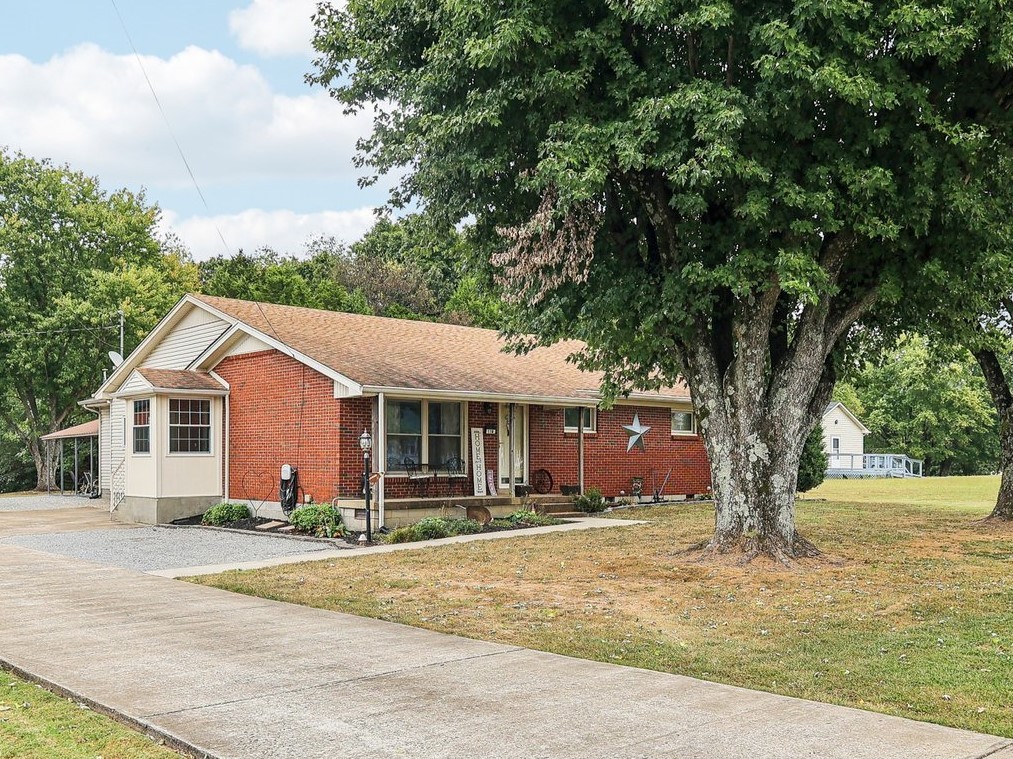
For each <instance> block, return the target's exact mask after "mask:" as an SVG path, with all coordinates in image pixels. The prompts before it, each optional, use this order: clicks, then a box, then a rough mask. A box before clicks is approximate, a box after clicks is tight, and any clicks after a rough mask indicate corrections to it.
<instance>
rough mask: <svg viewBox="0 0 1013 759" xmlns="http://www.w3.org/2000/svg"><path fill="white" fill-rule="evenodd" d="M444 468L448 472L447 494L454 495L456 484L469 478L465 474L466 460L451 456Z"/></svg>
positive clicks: (444, 463)
mask: <svg viewBox="0 0 1013 759" xmlns="http://www.w3.org/2000/svg"><path fill="white" fill-rule="evenodd" d="M443 468H444V469H445V470H446V472H447V493H448V494H449V495H453V493H454V484H455V483H456V482H462V481H464V479H465V478H466V477H467V476H468V475H466V474H465V473H464V460H463V459H462V458H461V457H460V456H451V457H450V458H449V459H447V460H446V461H444V462H443Z"/></svg>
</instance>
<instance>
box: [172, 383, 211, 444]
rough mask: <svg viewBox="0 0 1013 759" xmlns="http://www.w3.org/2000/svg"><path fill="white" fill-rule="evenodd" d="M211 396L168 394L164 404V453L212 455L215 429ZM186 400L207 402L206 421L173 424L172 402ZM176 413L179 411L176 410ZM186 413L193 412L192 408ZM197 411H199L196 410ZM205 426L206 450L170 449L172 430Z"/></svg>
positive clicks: (187, 401) (188, 401)
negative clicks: (165, 415) (165, 413)
mask: <svg viewBox="0 0 1013 759" xmlns="http://www.w3.org/2000/svg"><path fill="white" fill-rule="evenodd" d="M213 400H214V399H213V398H200V397H194V396H169V398H168V403H167V404H166V411H167V423H166V425H165V431H166V449H165V451H166V455H167V456H213V455H214V453H215V447H214V431H215V415H214V403H213V402H212V401H213ZM179 402H186V403H206V404H208V423H207V424H206V425H203V424H173V422H172V414H173V410H172V405H173V403H179ZM176 413H180V412H179V411H177V412H176ZM187 413H190V414H192V413H194V412H193V409H190V410H188V411H187ZM198 413H200V412H199V411H198ZM204 427H206V428H207V431H208V434H207V441H208V443H207V450H206V451H174V450H173V449H172V431H173V429H178V428H189V429H203V428H204Z"/></svg>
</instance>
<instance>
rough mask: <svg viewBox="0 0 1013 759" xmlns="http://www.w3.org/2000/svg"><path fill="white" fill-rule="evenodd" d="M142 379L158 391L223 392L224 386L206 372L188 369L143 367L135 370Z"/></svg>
mask: <svg viewBox="0 0 1013 759" xmlns="http://www.w3.org/2000/svg"><path fill="white" fill-rule="evenodd" d="M137 373H138V374H140V375H141V376H142V377H144V379H146V380H147V381H148V382H150V383H151V386H152V387H153V388H157V389H159V390H225V389H226V388H225V385H223V384H222V383H221V382H219V381H218V380H216V379H215V378H214V377H212V376H211V375H210V374H208V373H207V372H195V371H192V370H190V369H152V368H150V367H147V366H144V367H141V368H140V369H138V370H137Z"/></svg>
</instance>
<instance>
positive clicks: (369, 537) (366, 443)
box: [359, 430, 373, 543]
mask: <svg viewBox="0 0 1013 759" xmlns="http://www.w3.org/2000/svg"><path fill="white" fill-rule="evenodd" d="M359 447H360V448H361V449H362V493H363V495H364V496H365V497H366V542H367V543H372V542H373V529H372V518H371V516H370V504H369V500H370V495H371V493H370V489H371V487H370V482H369V474H370V472H369V450H370V449H371V448H372V447H373V436H372V435H370V434H369V430H363V431H362V434H361V435H359Z"/></svg>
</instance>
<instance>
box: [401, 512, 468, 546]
mask: <svg viewBox="0 0 1013 759" xmlns="http://www.w3.org/2000/svg"><path fill="white" fill-rule="evenodd" d="M481 531H482V525H480V524H479V523H478V522H476V521H474V520H471V519H447V518H444V517H426V518H424V519H420V520H419V521H418V522H416V523H415V524H409V525H405V526H403V527H398V528H397V529H394V530H391V532H390V533H389V534H388V535H387V536H386V537H385V538H384V542H385V543H414V542H415V541H418V540H437V539H439V538H449V537H453V536H454V535H473V534H475V533H477V532H481Z"/></svg>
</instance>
